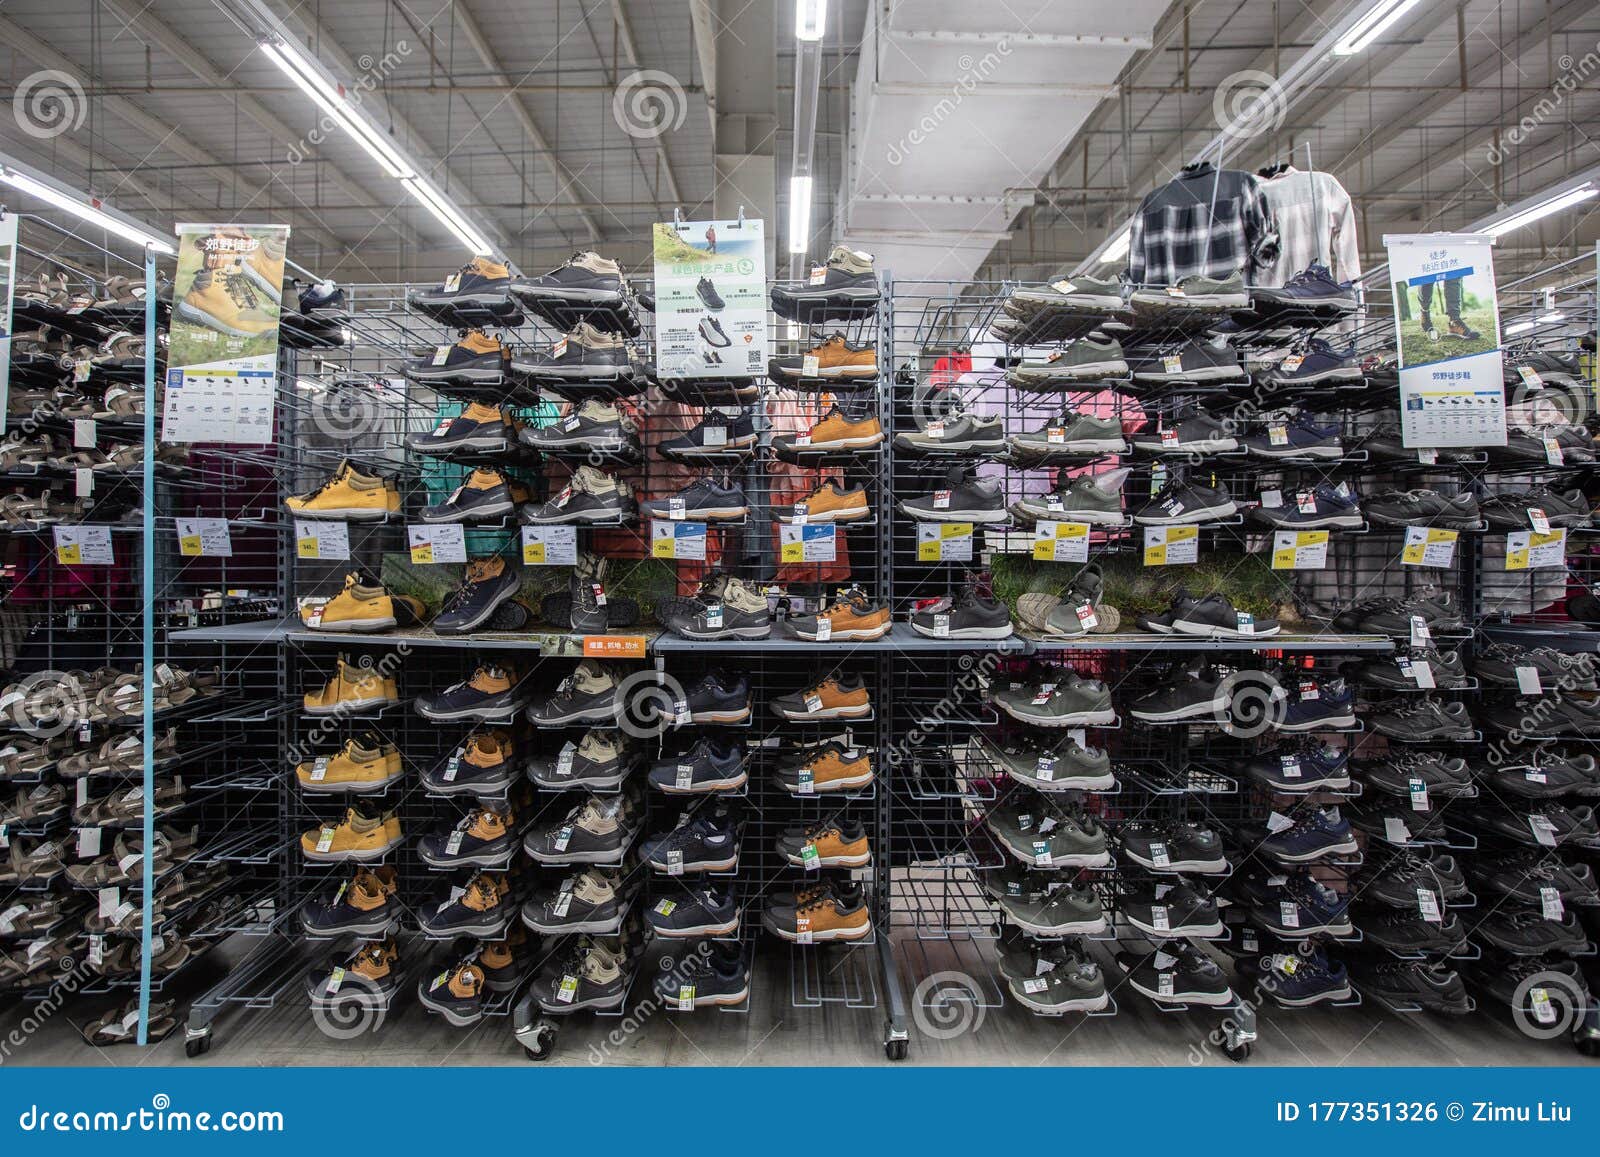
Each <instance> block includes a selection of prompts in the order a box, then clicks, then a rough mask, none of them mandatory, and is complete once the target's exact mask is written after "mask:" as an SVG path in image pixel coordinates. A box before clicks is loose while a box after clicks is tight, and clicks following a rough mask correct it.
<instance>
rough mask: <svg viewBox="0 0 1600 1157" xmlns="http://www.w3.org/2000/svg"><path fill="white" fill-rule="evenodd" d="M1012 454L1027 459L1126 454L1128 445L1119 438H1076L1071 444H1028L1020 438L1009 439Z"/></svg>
mask: <svg viewBox="0 0 1600 1157" xmlns="http://www.w3.org/2000/svg"><path fill="white" fill-rule="evenodd" d="M1009 444H1010V446H1011V449H1012V451H1013V452H1015V453H1017V454H1019V455H1027V456H1028V457H1030V458H1032V457H1044V456H1048V455H1051V454H1126V453H1127V452H1128V443H1127V442H1126V441H1124V440H1123V439H1121V438H1118V439H1117V440H1116V441H1114V442H1113V441H1109V440H1101V439H1094V438H1078V439H1075V440H1073V441H1071V442H1029V441H1026V440H1024V439H1022V438H1012V439H1009Z"/></svg>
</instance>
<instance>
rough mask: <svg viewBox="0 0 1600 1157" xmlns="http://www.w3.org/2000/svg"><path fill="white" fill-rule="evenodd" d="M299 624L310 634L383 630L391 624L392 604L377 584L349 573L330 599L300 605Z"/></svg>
mask: <svg viewBox="0 0 1600 1157" xmlns="http://www.w3.org/2000/svg"><path fill="white" fill-rule="evenodd" d="M300 621H301V622H302V623H304V624H305V626H306V627H307V628H308V629H309V630H313V631H352V632H356V633H362V632H367V631H386V630H388V629H389V628H390V627H392V626H394V625H395V621H396V620H395V603H394V599H392V598H390V596H389V592H388V591H387V590H385V589H384V587H383V585H382V584H381V583H376V582H373V581H371V580H370V579H367V578H365V577H363V576H362V575H361V574H360V573H358V572H356V571H351V572H350V573H349V574H347V575H345V578H344V590H342V591H340V592H339V593H338V594H336V595H334V596H333V598H331V599H329V600H328V601H327V602H325V603H320V604H319V603H314V602H312V603H307V604H305V605H304V606H302V607H301V608H300Z"/></svg>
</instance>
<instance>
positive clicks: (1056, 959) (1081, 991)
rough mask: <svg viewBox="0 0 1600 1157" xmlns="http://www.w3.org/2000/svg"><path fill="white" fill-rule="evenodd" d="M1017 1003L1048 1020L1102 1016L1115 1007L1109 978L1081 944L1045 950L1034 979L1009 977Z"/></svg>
mask: <svg viewBox="0 0 1600 1157" xmlns="http://www.w3.org/2000/svg"><path fill="white" fill-rule="evenodd" d="M1006 985H1007V987H1008V988H1009V989H1010V990H1011V995H1012V997H1014V998H1015V999H1016V1002H1017V1003H1018V1004H1020V1005H1022V1006H1023V1007H1024V1008H1027V1009H1030V1010H1032V1011H1033V1012H1037V1013H1042V1014H1043V1015H1045V1016H1058V1015H1060V1014H1061V1013H1065V1012H1098V1011H1099V1010H1100V1009H1103V1008H1105V1007H1106V1006H1107V1005H1109V1004H1110V1003H1111V996H1110V994H1109V993H1108V992H1106V978H1105V975H1104V974H1103V973H1102V972H1101V971H1100V966H1099V965H1098V964H1096V963H1095V962H1094V961H1093V960H1090V959H1089V957H1088V955H1087V954H1086V952H1085V950H1084V947H1083V945H1082V944H1081V943H1068V944H1051V945H1045V946H1041V947H1040V948H1039V949H1038V951H1037V952H1036V953H1035V956H1034V967H1033V975H1032V976H1025V975H1017V976H1011V977H1008V978H1007V980H1006Z"/></svg>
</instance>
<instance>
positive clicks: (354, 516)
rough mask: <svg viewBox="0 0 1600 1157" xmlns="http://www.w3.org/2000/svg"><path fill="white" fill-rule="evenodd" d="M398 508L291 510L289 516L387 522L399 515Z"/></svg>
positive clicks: (325, 519)
mask: <svg viewBox="0 0 1600 1157" xmlns="http://www.w3.org/2000/svg"><path fill="white" fill-rule="evenodd" d="M399 513H400V512H399V511H397V510H363V509H353V508H340V509H337V510H290V511H289V517H291V518H301V519H304V520H306V521H307V522H316V521H322V522H387V521H389V519H390V518H392V517H394V516H396V515H398V514H399Z"/></svg>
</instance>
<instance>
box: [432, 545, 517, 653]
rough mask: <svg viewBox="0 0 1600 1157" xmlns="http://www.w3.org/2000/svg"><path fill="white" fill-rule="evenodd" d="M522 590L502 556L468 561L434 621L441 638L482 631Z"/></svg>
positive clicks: (509, 565) (513, 567)
mask: <svg viewBox="0 0 1600 1157" xmlns="http://www.w3.org/2000/svg"><path fill="white" fill-rule="evenodd" d="M521 589H522V575H521V573H520V572H519V571H518V570H517V568H516V567H515V566H514V565H512V564H511V563H509V562H508V561H506V558H505V556H504V555H499V554H496V555H490V556H489V557H488V558H476V559H469V560H468V561H467V570H466V573H465V575H463V577H462V580H461V585H460V586H459V587H457V588H456V589H455V590H454V591H453V592H451V594H450V596H449V597H448V598H446V599H445V602H444V606H443V607H441V608H440V610H439V614H438V616H437V617H436V618H435V619H434V620H433V629H434V632H435V633H437V634H440V635H466V634H470V633H471V632H473V631H476V630H477V629H478V628H479V627H482V626H483V625H484V624H486V623H487V622H488V621H489V620H490V619H492V618H493V617H494V613H495V612H496V611H498V610H499V609H500V608H501V607H502V606H503V605H504V604H505V603H507V602H509V601H510V600H511V599H513V598H515V597H516V595H517V592H518V591H519V590H521Z"/></svg>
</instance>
